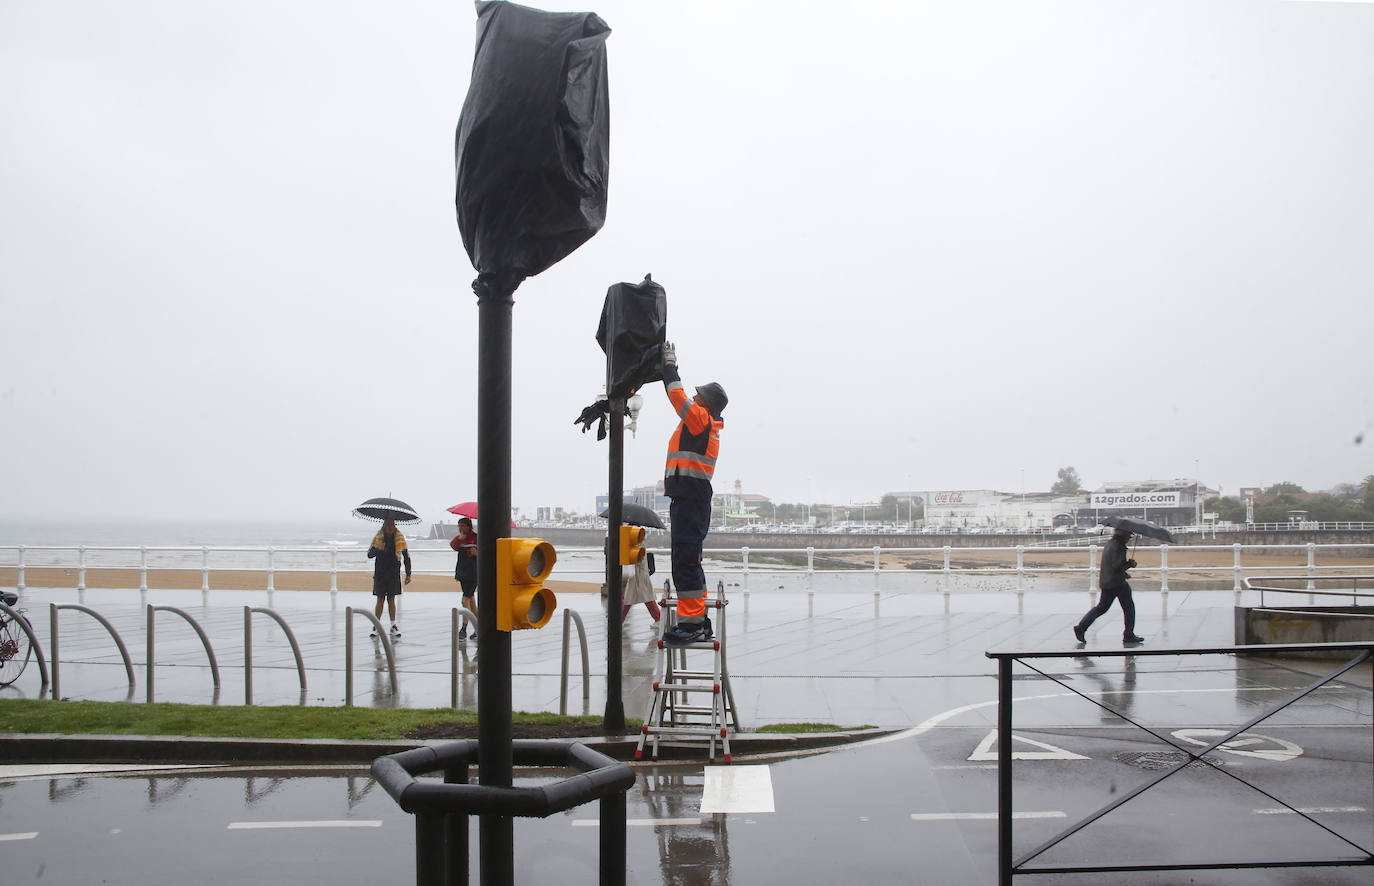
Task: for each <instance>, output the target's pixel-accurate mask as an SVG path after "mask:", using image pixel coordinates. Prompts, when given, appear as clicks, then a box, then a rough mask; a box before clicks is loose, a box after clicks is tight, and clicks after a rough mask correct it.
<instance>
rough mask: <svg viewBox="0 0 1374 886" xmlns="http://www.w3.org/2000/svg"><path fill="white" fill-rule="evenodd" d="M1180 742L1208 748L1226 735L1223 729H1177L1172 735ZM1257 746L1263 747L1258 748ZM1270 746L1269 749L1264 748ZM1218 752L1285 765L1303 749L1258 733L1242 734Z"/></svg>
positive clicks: (1291, 743) (1284, 740)
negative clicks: (1214, 740) (1214, 741)
mask: <svg viewBox="0 0 1374 886" xmlns="http://www.w3.org/2000/svg"><path fill="white" fill-rule="evenodd" d="M1171 734H1172V735H1173V736H1174V738H1177V739H1178V740H1179V741H1186V742H1188V743H1189V744H1195V745H1198V746H1199V747H1207V745H1209V744H1211V743H1212V741H1213V739H1217V738H1220V737H1221V736H1223V735H1225V734H1226V730H1222V729H1176V730H1174V731H1173V733H1171ZM1256 745H1260V746H1261V747H1258V748H1256V747H1255V746H1256ZM1264 745H1268V747H1264ZM1217 750H1219V751H1225V752H1226V753H1228V754H1235V755H1236V756H1237V757H1256V758H1258V759H1260V760H1270V761H1272V762H1275V763H1284V762H1287V761H1288V760H1292V759H1293V758H1294V757H1301V756H1302V747H1301V746H1300V745H1296V744H1294V743H1293V742H1291V741H1288V740H1287V739H1284V738H1274V737H1273V736H1270V735H1260V734H1259V733H1258V732H1242V733H1241V734H1240V735H1237V736H1236V737H1235V738H1233V739H1231V740H1230V741H1228V742H1225V743H1223V744H1220V745H1218V746H1217Z"/></svg>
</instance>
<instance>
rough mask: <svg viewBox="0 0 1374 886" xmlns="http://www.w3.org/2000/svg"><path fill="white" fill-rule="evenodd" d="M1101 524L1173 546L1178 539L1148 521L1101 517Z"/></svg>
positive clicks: (1133, 518) (1132, 518)
mask: <svg viewBox="0 0 1374 886" xmlns="http://www.w3.org/2000/svg"><path fill="white" fill-rule="evenodd" d="M1102 523H1103V524H1104V525H1106V526H1110V527H1112V528H1113V529H1124V530H1126V531H1127V532H1130V533H1132V534H1134V535H1143V536H1145V537H1147V538H1157V539H1159V540H1160V541H1167V542H1169V543H1170V544H1174V543H1175V542H1177V541H1178V539H1176V538H1174V534H1173V533H1172V532H1170V531H1169V530H1167V529H1165V528H1164V527H1163V526H1160V525H1159V524H1158V523H1154V522H1152V521H1150V520H1139V519H1136V518H1135V517H1103V518H1102Z"/></svg>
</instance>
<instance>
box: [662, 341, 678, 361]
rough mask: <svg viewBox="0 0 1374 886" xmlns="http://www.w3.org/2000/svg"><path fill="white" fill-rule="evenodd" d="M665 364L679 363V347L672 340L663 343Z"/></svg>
mask: <svg viewBox="0 0 1374 886" xmlns="http://www.w3.org/2000/svg"><path fill="white" fill-rule="evenodd" d="M663 365H664V366H676V365H677V348H675V347H673V343H672V342H670V341H665V342H664V343H663Z"/></svg>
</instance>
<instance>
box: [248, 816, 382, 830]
mask: <svg viewBox="0 0 1374 886" xmlns="http://www.w3.org/2000/svg"><path fill="white" fill-rule="evenodd" d="M381 826H382V822H381V820H380V819H362V818H343V819H338V820H334V821H231V822H229V824H228V825H226V826H225V830H229V831H263V830H279V829H283V828H379V827H381Z"/></svg>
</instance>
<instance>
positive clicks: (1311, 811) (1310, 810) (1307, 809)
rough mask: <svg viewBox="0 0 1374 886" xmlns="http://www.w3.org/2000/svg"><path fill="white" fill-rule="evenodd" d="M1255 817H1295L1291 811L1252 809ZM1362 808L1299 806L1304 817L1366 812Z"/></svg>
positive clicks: (1299, 810) (1366, 810)
mask: <svg viewBox="0 0 1374 886" xmlns="http://www.w3.org/2000/svg"><path fill="white" fill-rule="evenodd" d="M1251 811H1252V812H1254V813H1255V814H1256V815H1296V814H1297V813H1295V812H1294V811H1293V810H1292V809H1253V810H1251ZM1368 811H1369V810H1368V809H1365V808H1364V807H1363V806H1299V807H1298V812H1301V813H1303V814H1304V815H1325V814H1328V813H1333V812H1368Z"/></svg>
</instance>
